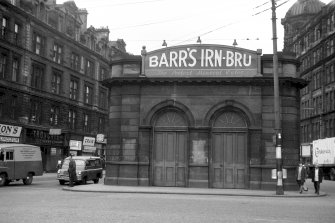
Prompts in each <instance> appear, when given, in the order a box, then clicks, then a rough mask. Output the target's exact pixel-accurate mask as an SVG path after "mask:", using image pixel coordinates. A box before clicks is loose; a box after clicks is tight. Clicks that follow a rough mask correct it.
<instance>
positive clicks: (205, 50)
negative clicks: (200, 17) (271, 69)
mask: <svg viewBox="0 0 335 223" xmlns="http://www.w3.org/2000/svg"><path fill="white" fill-rule="evenodd" d="M259 60H260V55H258V54H257V52H256V51H250V50H245V49H241V48H234V47H229V46H221V45H185V46H177V47H168V48H164V49H161V50H156V51H152V52H148V53H147V55H146V57H145V75H146V76H148V77H253V76H257V75H259V73H260V72H259V70H258V66H259Z"/></svg>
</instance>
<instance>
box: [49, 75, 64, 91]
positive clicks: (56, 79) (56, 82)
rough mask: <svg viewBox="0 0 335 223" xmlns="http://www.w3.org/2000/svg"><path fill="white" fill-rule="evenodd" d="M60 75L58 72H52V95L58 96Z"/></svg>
mask: <svg viewBox="0 0 335 223" xmlns="http://www.w3.org/2000/svg"><path fill="white" fill-rule="evenodd" d="M61 79H62V74H61V73H60V72H59V71H56V70H54V71H53V72H52V80H51V92H52V93H54V94H60V86H61Z"/></svg>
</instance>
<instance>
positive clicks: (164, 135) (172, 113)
mask: <svg viewBox="0 0 335 223" xmlns="http://www.w3.org/2000/svg"><path fill="white" fill-rule="evenodd" d="M154 125H155V126H154V149H153V185H154V186H171V187H175V186H179V187H184V186H186V175H187V174H186V173H187V121H186V120H185V118H184V117H183V116H182V114H181V112H179V111H176V110H166V111H164V112H163V113H161V114H159V116H158V118H157V120H156V122H155V124H154Z"/></svg>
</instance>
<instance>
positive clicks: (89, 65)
mask: <svg viewBox="0 0 335 223" xmlns="http://www.w3.org/2000/svg"><path fill="white" fill-rule="evenodd" d="M85 74H86V75H89V76H91V77H94V64H93V62H92V61H90V60H87V61H86V70H85Z"/></svg>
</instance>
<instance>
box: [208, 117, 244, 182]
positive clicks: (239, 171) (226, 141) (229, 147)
mask: <svg viewBox="0 0 335 223" xmlns="http://www.w3.org/2000/svg"><path fill="white" fill-rule="evenodd" d="M246 127H247V125H246V122H245V120H244V119H243V118H242V117H241V116H240V115H239V114H237V113H235V112H225V113H223V114H222V115H220V116H219V117H218V118H217V119H216V120H215V122H214V125H213V133H212V157H213V158H212V176H213V180H212V182H213V187H214V188H245V187H246V183H247V162H246V161H247V128H246Z"/></svg>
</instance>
